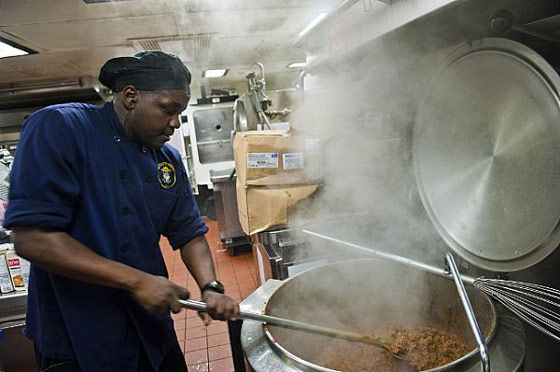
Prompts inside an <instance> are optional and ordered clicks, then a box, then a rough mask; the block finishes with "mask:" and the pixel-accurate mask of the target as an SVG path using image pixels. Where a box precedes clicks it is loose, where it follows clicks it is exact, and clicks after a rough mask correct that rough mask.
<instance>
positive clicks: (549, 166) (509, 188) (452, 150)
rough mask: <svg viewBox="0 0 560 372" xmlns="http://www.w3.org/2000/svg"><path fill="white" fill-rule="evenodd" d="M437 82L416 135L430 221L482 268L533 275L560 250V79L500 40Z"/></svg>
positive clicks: (471, 51)
mask: <svg viewBox="0 0 560 372" xmlns="http://www.w3.org/2000/svg"><path fill="white" fill-rule="evenodd" d="M433 76H434V77H433V79H432V81H431V82H430V84H429V85H428V87H427V89H426V90H425V94H424V95H423V97H422V102H421V103H420V106H419V110H418V113H417V117H416V122H415V126H414V135H413V157H414V168H415V175H416V181H417V184H418V188H419V192H420V196H421V199H422V202H423V204H424V207H425V209H426V211H427V213H428V215H429V217H430V219H431V220H432V222H433V224H434V225H435V227H436V229H437V230H438V232H439V234H440V235H441V237H442V238H443V239H444V240H445V241H446V243H447V244H448V245H449V247H450V248H452V249H453V250H454V251H455V252H456V253H457V254H459V255H460V256H462V257H463V258H464V259H466V260H467V261H469V262H471V263H472V264H474V265H475V266H478V267H480V268H483V269H486V270H491V271H499V272H503V271H517V270H522V269H525V268H528V267H530V266H533V265H535V264H536V263H538V262H540V261H541V260H543V259H544V258H545V257H547V256H548V255H549V254H550V253H552V252H553V251H554V250H555V249H556V247H557V246H558V245H559V243H560V229H559V221H560V162H559V161H558V158H559V151H560V146H559V145H560V100H559V95H558V92H559V91H560V77H559V76H558V75H557V73H556V72H555V71H554V69H553V68H552V67H551V66H550V65H548V63H547V62H546V61H545V60H544V59H543V58H542V57H540V56H539V55H537V54H536V53H535V52H534V51H532V50H531V49H529V48H527V47H525V46H524V45H522V44H519V43H517V42H514V41H510V40H506V39H494V38H491V39H483V40H480V41H477V42H475V43H473V44H472V45H465V46H462V47H460V48H459V49H458V50H456V51H455V52H454V53H452V54H451V55H450V56H449V57H448V58H447V59H446V61H445V62H444V63H443V64H442V65H441V66H440V67H439V68H438V69H437V70H436V72H435V73H434V75H433Z"/></svg>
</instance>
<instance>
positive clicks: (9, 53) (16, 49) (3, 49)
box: [0, 37, 37, 58]
mask: <svg viewBox="0 0 560 372" xmlns="http://www.w3.org/2000/svg"><path fill="white" fill-rule="evenodd" d="M32 53H37V52H35V51H34V50H31V49H28V48H25V47H23V46H21V45H19V44H16V43H14V42H13V41H10V40H6V39H3V38H1V37H0V58H6V57H15V56H24V55H26V54H32Z"/></svg>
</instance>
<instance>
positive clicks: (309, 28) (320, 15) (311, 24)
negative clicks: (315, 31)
mask: <svg viewBox="0 0 560 372" xmlns="http://www.w3.org/2000/svg"><path fill="white" fill-rule="evenodd" d="M327 14H329V13H319V15H318V16H317V17H315V19H314V20H312V21H311V23H310V24H308V25H307V27H306V28H304V29H303V30H302V31H301V32H300V33H299V34H298V37H301V36H302V35H304V34H305V33H306V32H307V31H309V30H311V29H312V28H313V27H315V26H316V25H317V24H318V23H319V22H321V21H322V20H323V18H325V17H326V16H327Z"/></svg>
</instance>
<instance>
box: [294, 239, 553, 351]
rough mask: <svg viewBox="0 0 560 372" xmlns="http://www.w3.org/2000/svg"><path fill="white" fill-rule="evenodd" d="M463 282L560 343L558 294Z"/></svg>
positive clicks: (507, 283) (529, 286) (503, 283)
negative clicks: (556, 309)
mask: <svg viewBox="0 0 560 372" xmlns="http://www.w3.org/2000/svg"><path fill="white" fill-rule="evenodd" d="M302 232H303V233H306V234H308V235H311V236H314V237H317V238H321V239H325V240H328V241H331V242H335V243H338V244H341V245H344V246H347V247H351V248H355V249H357V250H359V251H360V252H364V253H368V254H371V255H374V256H376V257H380V258H383V259H386V260H391V261H393V262H396V263H399V264H402V265H406V266H409V267H414V268H417V269H420V270H423V271H426V272H429V273H431V274H434V275H438V276H441V277H445V278H448V279H453V277H452V276H451V273H450V272H449V271H448V270H445V269H439V268H437V267H434V266H431V265H428V264H426V263H422V262H418V261H415V260H412V259H409V258H406V257H401V256H398V255H395V254H391V253H386V252H380V251H377V250H375V249H371V248H367V247H363V246H360V245H357V244H353V243H350V242H345V241H343V240H340V239H336V238H332V237H328V236H326V235H322V234H318V233H316V232H313V231H310V230H306V229H304V230H302ZM461 280H462V281H463V282H464V283H467V284H469V285H472V286H474V287H475V288H477V289H479V290H480V291H482V292H484V293H486V294H487V295H489V296H490V297H492V298H493V299H495V300H497V301H499V302H500V303H501V304H503V305H504V306H505V307H507V308H508V309H509V310H511V311H512V312H513V313H514V314H516V315H518V316H519V317H520V318H521V319H523V320H524V321H526V322H527V323H528V324H529V325H531V326H533V327H535V328H536V329H538V330H539V331H541V332H543V333H544V334H546V335H548V336H550V337H552V338H554V339H555V340H557V341H560V324H559V323H558V321H559V320H560V314H559V313H558V311H553V310H551V308H552V309H554V308H560V304H559V303H558V302H556V301H558V300H559V299H560V291H559V290H557V289H555V288H550V287H546V286H543V285H539V284H533V283H524V282H518V281H513V280H502V279H486V278H472V277H469V276H465V275H461ZM547 306H548V307H547Z"/></svg>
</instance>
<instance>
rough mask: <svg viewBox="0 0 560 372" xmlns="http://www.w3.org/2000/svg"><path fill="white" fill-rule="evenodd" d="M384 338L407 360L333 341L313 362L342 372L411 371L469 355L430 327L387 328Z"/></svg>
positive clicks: (462, 346)
mask: <svg viewBox="0 0 560 372" xmlns="http://www.w3.org/2000/svg"><path fill="white" fill-rule="evenodd" d="M383 338H384V339H386V340H391V348H392V349H393V350H392V351H393V352H394V353H395V354H397V355H401V356H402V357H403V358H404V359H406V360H407V361H402V360H398V359H396V358H394V357H393V356H391V354H389V353H388V352H387V351H385V350H383V349H380V348H377V347H374V346H369V345H365V344H358V343H352V342H348V341H343V340H336V341H334V342H333V343H332V344H331V345H329V347H328V349H329V350H328V351H325V353H323V354H322V355H320V356H319V357H318V358H317V360H313V361H312V362H314V363H316V364H319V365H322V366H325V367H328V368H331V369H336V370H340V371H343V372H412V371H425V370H429V369H432V368H435V367H439V366H443V365H446V364H448V363H451V362H453V361H455V360H457V359H459V358H461V357H462V356H464V355H465V354H467V353H468V352H469V347H468V346H467V344H466V343H465V342H464V341H463V340H461V339H460V338H459V337H457V336H456V335H454V334H452V333H449V332H446V331H442V330H438V329H435V328H431V327H423V326H415V327H407V328H396V327H390V328H388V329H387V330H386V332H385V335H384V336H383ZM333 351H334V352H333Z"/></svg>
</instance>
